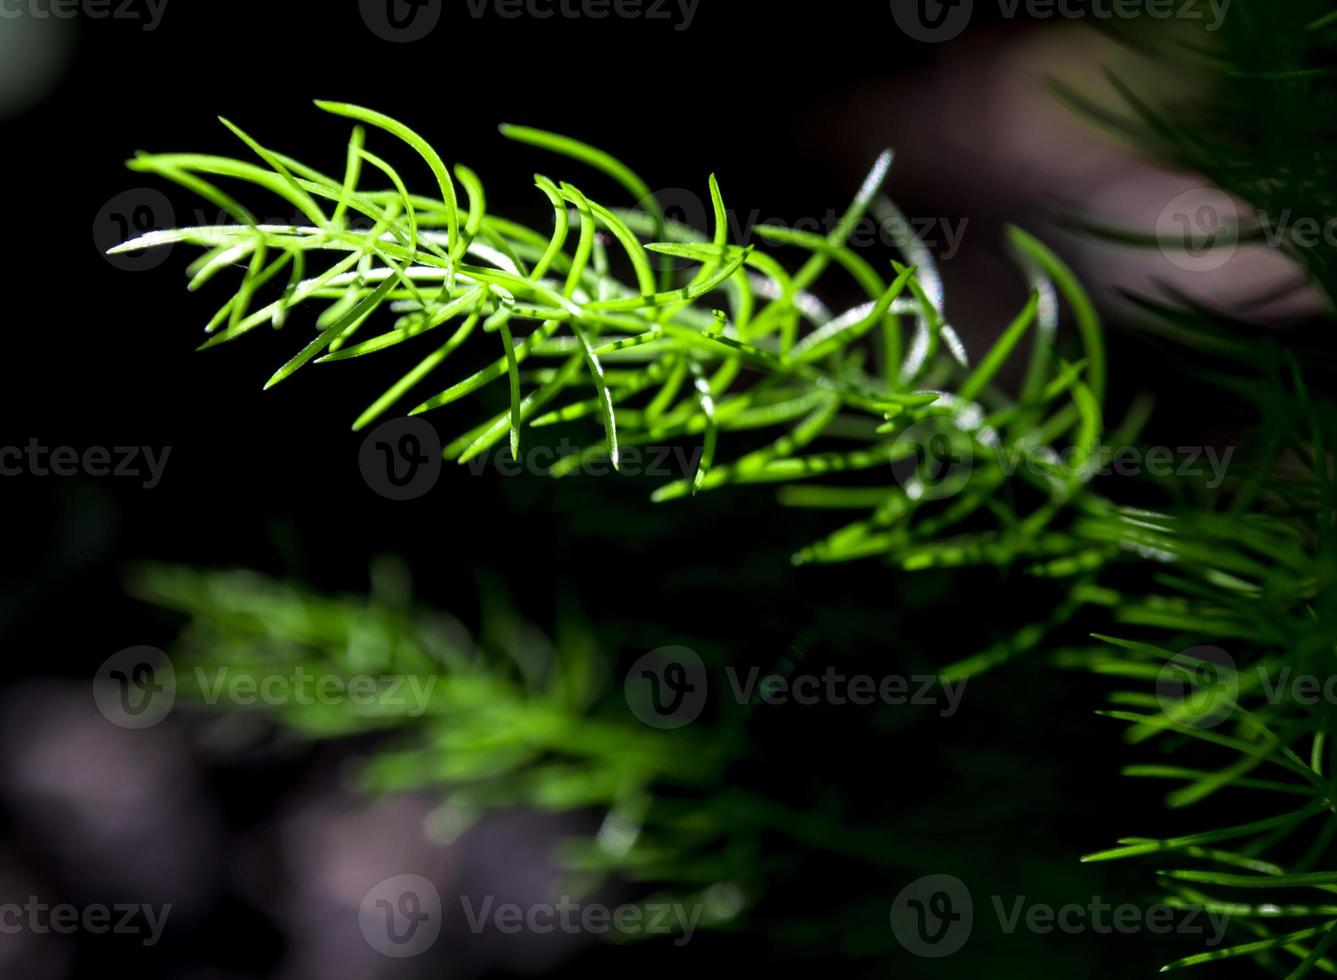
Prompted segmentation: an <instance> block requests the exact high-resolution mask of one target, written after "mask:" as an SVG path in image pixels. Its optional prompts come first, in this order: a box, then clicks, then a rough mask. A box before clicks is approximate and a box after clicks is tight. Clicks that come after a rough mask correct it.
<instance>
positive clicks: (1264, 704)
mask: <svg viewBox="0 0 1337 980" xmlns="http://www.w3.org/2000/svg"><path fill="white" fill-rule="evenodd" d="M1329 8H1330V4H1326V3H1321V2H1314V0H1298V2H1294V3H1289V2H1288V3H1285V4H1278V3H1274V2H1271V0H1236V2H1235V3H1234V5H1233V7H1232V9H1231V11H1230V14H1229V16H1228V17H1227V18H1226V20H1225V22H1224V26H1223V28H1222V30H1221V31H1220V32H1219V34H1217V35H1216V36H1213V37H1209V38H1208V37H1204V36H1202V35H1201V34H1192V33H1190V34H1189V35H1188V36H1187V37H1186V38H1185V37H1184V36H1182V35H1176V36H1175V39H1178V40H1183V41H1184V42H1185V43H1183V44H1182V45H1179V46H1177V47H1176V45H1175V43H1174V40H1172V43H1171V44H1170V45H1169V46H1168V47H1167V53H1168V55H1169V56H1170V57H1171V58H1173V59H1174V60H1175V61H1176V62H1177V63H1183V64H1185V65H1188V66H1190V68H1191V71H1193V72H1196V73H1197V74H1198V75H1199V76H1200V77H1204V78H1205V79H1206V80H1207V86H1206V88H1205V89H1203V90H1202V96H1203V97H1202V101H1201V102H1197V101H1189V102H1187V103H1184V102H1182V101H1181V102H1180V103H1179V104H1171V105H1164V104H1158V103H1156V101H1155V100H1152V99H1148V98H1143V97H1140V96H1139V95H1138V94H1136V93H1135V92H1133V91H1132V90H1131V89H1130V88H1128V87H1127V86H1123V88H1124V92H1125V94H1126V95H1127V97H1128V100H1129V103H1130V105H1131V107H1132V109H1133V110H1134V111H1133V112H1132V113H1131V114H1130V115H1128V116H1116V115H1112V114H1109V113H1105V112H1103V111H1102V110H1097V109H1095V108H1094V107H1093V106H1091V105H1090V104H1086V105H1085V108H1086V109H1088V110H1089V111H1092V112H1095V113H1096V114H1098V115H1100V116H1101V118H1103V119H1104V121H1105V122H1107V123H1108V124H1110V125H1111V126H1113V127H1114V128H1116V129H1118V130H1120V131H1121V132H1123V133H1124V134H1125V135H1127V136H1128V137H1129V138H1131V139H1133V140H1135V141H1136V142H1137V143H1138V144H1139V145H1141V146H1143V147H1145V148H1147V149H1149V150H1150V151H1152V152H1154V153H1156V154H1157V155H1159V156H1160V157H1161V158H1162V159H1164V160H1165V161H1166V162H1168V163H1170V164H1172V165H1175V166H1178V167H1182V168H1185V169H1189V170H1194V171H1197V172H1200V173H1203V174H1205V175H1207V176H1208V177H1209V178H1210V179H1211V180H1212V181H1213V182H1214V183H1215V184H1216V185H1217V186H1219V187H1220V188H1221V189H1222V190H1224V191H1226V192H1228V193H1229V194H1231V195H1233V196H1234V197H1235V198H1236V199H1237V200H1239V201H1242V202H1244V203H1245V204H1246V205H1247V206H1248V207H1247V210H1249V211H1252V212H1253V213H1256V214H1259V215H1264V216H1269V215H1270V216H1271V218H1272V219H1282V220H1285V219H1300V218H1316V219H1317V220H1318V221H1319V222H1320V223H1321V224H1322V225H1323V226H1324V227H1326V226H1327V225H1328V223H1329V222H1331V221H1332V219H1333V217H1334V215H1337V199H1335V198H1337V141H1334V139H1333V135H1332V129H1331V126H1330V123H1329V120H1330V118H1331V109H1332V107H1333V106H1334V105H1335V104H1337V86H1334V76H1333V70H1332V64H1333V57H1334V54H1335V53H1337V13H1333V12H1332V11H1331V10H1330V9H1329ZM1263 220H1267V219H1266V218H1265V219H1263ZM1263 230H1264V229H1263V227H1262V225H1261V223H1260V222H1258V221H1250V222H1248V223H1246V224H1245V225H1244V226H1242V227H1240V228H1238V229H1224V230H1223V231H1224V232H1225V233H1227V235H1226V237H1227V240H1230V241H1233V240H1234V238H1235V237H1236V236H1237V235H1238V237H1239V239H1240V241H1242V242H1244V243H1246V244H1247V243H1249V242H1251V241H1253V240H1255V239H1258V238H1261V236H1262V232H1263ZM1282 247H1283V248H1284V249H1285V251H1286V252H1287V254H1288V255H1289V256H1290V257H1291V258H1292V260H1293V262H1294V264H1295V276H1294V280H1293V281H1292V282H1290V283H1288V284H1287V289H1290V290H1299V289H1309V290H1312V291H1313V293H1314V294H1315V295H1317V296H1318V297H1320V298H1321V300H1322V302H1323V305H1324V308H1325V312H1324V313H1322V314H1320V315H1318V316H1317V317H1315V318H1314V322H1312V323H1310V324H1308V325H1306V327H1307V329H1299V328H1297V329H1295V330H1292V331H1290V332H1277V331H1275V330H1269V329H1268V328H1265V327H1259V326H1255V325H1251V324H1249V323H1248V322H1247V321H1246V320H1243V319H1241V315H1240V314H1238V313H1225V312H1219V311H1217V310H1214V309H1212V308H1211V307H1210V306H1208V305H1205V304H1204V303H1202V302H1201V301H1195V300H1192V299H1190V298H1188V297H1185V296H1182V295H1177V294H1175V293H1174V292H1173V291H1169V290H1167V292H1168V293H1169V296H1168V298H1166V297H1157V298H1148V297H1143V296H1130V297H1129V299H1130V300H1132V302H1133V303H1134V304H1135V306H1136V307H1137V309H1139V310H1140V311H1142V313H1143V314H1144V315H1145V317H1146V321H1147V326H1148V327H1149V328H1151V329H1153V330H1154V331H1155V332H1157V333H1158V334H1160V335H1162V336H1165V337H1169V338H1171V339H1172V340H1173V341H1174V342H1175V343H1176V344H1177V345H1179V346H1180V347H1181V349H1182V351H1183V352H1184V354H1185V361H1186V372H1191V374H1192V376H1193V383H1195V384H1202V385H1205V388H1204V391H1206V392H1207V397H1208V398H1211V399H1214V400H1218V401H1219V404H1221V405H1226V406H1229V409H1228V411H1227V412H1226V413H1224V415H1225V418H1226V419H1228V420H1229V422H1230V423H1231V424H1232V425H1233V426H1235V427H1236V429H1235V431H1236V433H1237V435H1236V439H1237V440H1238V442H1239V444H1240V449H1241V452H1240V454H1239V455H1238V456H1237V457H1236V462H1235V464H1234V465H1233V467H1232V469H1231V471H1230V475H1229V478H1228V480H1227V481H1226V482H1225V484H1224V485H1223V486H1222V487H1221V488H1220V490H1219V491H1217V492H1215V493H1210V494H1203V495H1190V497H1191V503H1190V502H1185V501H1181V502H1180V503H1179V504H1178V505H1177V506H1172V507H1169V508H1167V510H1166V511H1165V512H1164V513H1148V512H1135V513H1129V514H1128V515H1126V518H1125V519H1126V520H1127V521H1128V522H1129V523H1130V525H1132V526H1134V527H1135V528H1136V532H1135V533H1136V537H1137V540H1138V541H1139V542H1140V544H1141V546H1142V547H1144V548H1145V549H1146V553H1147V555H1148V556H1149V557H1152V558H1154V559H1156V560H1157V561H1158V562H1161V563H1162V567H1161V570H1160V572H1159V574H1156V575H1155V576H1154V578H1153V582H1152V585H1153V587H1154V589H1153V590H1148V594H1147V595H1146V596H1144V597H1142V598H1139V599H1136V600H1131V599H1129V598H1128V597H1127V596H1125V595H1120V594H1119V593H1116V592H1114V591H1112V590H1110V591H1108V592H1105V593H1104V595H1103V598H1104V601H1105V602H1107V604H1108V605H1109V606H1110V609H1111V613H1112V616H1113V618H1114V620H1115V621H1116V622H1117V623H1119V624H1121V625H1122V626H1123V627H1125V628H1124V629H1121V630H1120V631H1119V632H1120V634H1121V635H1120V636H1119V637H1112V636H1110V637H1103V638H1102V639H1104V640H1105V641H1106V646H1104V648H1103V649H1094V650H1090V649H1088V650H1080V651H1067V652H1066V653H1064V654H1063V655H1062V656H1061V660H1063V661H1065V662H1068V663H1076V664H1080V665H1083V666H1087V667H1090V668H1092V669H1094V670H1096V671H1099V672H1100V673H1103V674H1108V675H1111V676H1115V677H1119V678H1121V679H1122V680H1124V681H1126V682H1128V683H1127V687H1128V689H1126V690H1121V691H1119V692H1116V693H1114V694H1112V695H1111V700H1112V702H1113V704H1112V707H1111V710H1109V711H1107V712H1105V714H1107V715H1108V716H1110V717H1112V718H1115V719H1118V720H1121V721H1123V722H1126V723H1127V724H1128V725H1129V728H1128V730H1127V736H1126V737H1127V740H1128V741H1129V742H1130V743H1131V744H1133V745H1137V746H1140V747H1143V748H1144V749H1151V748H1153V747H1158V748H1159V749H1160V751H1159V753H1156V754H1154V755H1152V756H1151V759H1152V760H1154V761H1148V762H1145V763H1139V764H1136V765H1132V766H1130V767H1128V769H1127V770H1126V772H1127V774H1128V775H1130V776H1135V777H1143V778H1152V779H1157V780H1168V781H1170V782H1171V784H1172V785H1173V787H1174V788H1173V789H1172V790H1171V791H1170V792H1169V794H1168V795H1167V797H1166V803H1167V805H1168V806H1169V807H1170V808H1172V809H1173V810H1180V809H1186V808H1191V809H1190V812H1193V813H1196V818H1195V819H1194V820H1193V822H1192V826H1195V827H1199V828H1202V829H1201V830H1197V831H1195V832H1188V833H1185V832H1178V833H1175V834H1174V835H1171V836H1164V837H1159V838H1150V837H1130V838H1127V839H1124V840H1121V841H1119V842H1118V844H1119V846H1118V847H1116V848H1113V849H1110V850H1106V851H1102V852H1100V853H1097V854H1093V855H1091V856H1089V857H1088V858H1087V860H1093V861H1104V860H1113V859H1122V858H1138V859H1144V860H1154V861H1155V862H1156V867H1157V869H1158V874H1159V876H1160V880H1161V882H1162V884H1163V886H1164V889H1165V894H1166V900H1167V901H1168V902H1169V903H1170V904H1179V905H1193V906H1205V907H1206V908H1208V909H1211V910H1214V911H1217V912H1220V913H1224V914H1227V915H1228V916H1229V917H1230V919H1229V921H1230V923H1231V927H1230V933H1229V935H1230V937H1231V938H1230V941H1229V942H1228V943H1226V944H1224V945H1223V946H1222V947H1220V948H1215V949H1209V950H1206V951H1202V952H1198V953H1194V954H1191V955H1188V956H1185V957H1184V958H1182V959H1180V960H1178V961H1176V962H1175V963H1172V964H1170V965H1169V966H1167V967H1166V968H1167V969H1170V968H1174V967H1183V966H1193V965H1197V964H1203V963H1211V962H1214V961H1216V960H1220V959H1230V958H1236V957H1247V958H1250V959H1252V960H1253V961H1254V962H1255V963H1256V964H1257V965H1258V966H1260V967H1261V968H1262V969H1263V970H1264V971H1266V972H1267V973H1269V974H1271V975H1274V976H1285V977H1288V978H1295V980H1298V978H1300V977H1303V976H1306V975H1309V974H1310V973H1313V972H1314V971H1320V972H1322V973H1326V974H1337V950H1334V949H1333V944H1334V942H1337V853H1335V852H1334V849H1333V847H1332V840H1333V835H1334V833H1335V832H1337V753H1335V752H1334V747H1335V745H1337V743H1335V742H1334V737H1337V704H1334V702H1333V698H1332V696H1331V691H1332V678H1334V676H1337V464H1335V463H1334V457H1333V446H1332V443H1333V438H1334V434H1337V404H1334V402H1333V400H1332V397H1331V395H1332V392H1333V391H1334V390H1335V389H1337V386H1335V385H1334V372H1333V363H1334V362H1333V357H1332V336H1333V330H1334V329H1335V328H1337V318H1334V316H1333V315H1332V312H1331V310H1332V304H1333V300H1334V298H1337V248H1334V247H1333V245H1332V244H1331V243H1323V244H1317V245H1315V246H1314V247H1301V246H1300V245H1298V244H1297V243H1296V242H1294V241H1289V240H1287V241H1285V242H1284V243H1283V245H1282ZM1262 298H1265V297H1262ZM1189 364H1191V367H1189V366H1188V365H1189ZM1093 595H1094V597H1095V598H1097V599H1098V600H1099V599H1100V598H1101V592H1100V590H1098V589H1093ZM1204 645H1210V646H1211V647H1214V648H1216V649H1215V651H1204V649H1203V647H1204ZM1177 826H1179V827H1183V826H1184V825H1183V824H1182V823H1178V822H1177Z"/></svg>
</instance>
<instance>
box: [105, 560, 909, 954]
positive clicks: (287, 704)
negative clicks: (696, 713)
mask: <svg viewBox="0 0 1337 980" xmlns="http://www.w3.org/2000/svg"><path fill="white" fill-rule="evenodd" d="M130 587H131V591H132V592H133V593H134V594H135V595H136V596H137V597H139V598H141V599H143V600H145V601H147V602H151V603H153V604H155V605H157V606H160V607H162V608H164V609H166V610H170V611H171V612H172V613H174V614H179V616H180V617H181V618H182V619H183V620H184V623H185V625H184V628H183V629H182V632H181V634H180V636H179V637H178V638H177V641H176V643H175V644H174V646H173V660H174V664H175V667H176V671H175V674H176V690H177V692H178V694H179V695H180V696H181V697H182V698H186V699H189V701H190V703H192V704H193V705H194V706H195V709H196V711H198V712H201V713H203V715H204V716H205V717H207V715H208V714H209V713H211V712H229V713H237V712H249V713H251V714H252V715H253V716H254V717H256V718H257V719H258V720H265V721H268V722H270V723H272V725H273V726H274V727H275V730H277V731H284V732H287V733H291V734H292V735H294V736H296V737H297V738H298V739H301V740H304V741H311V742H314V741H323V740H335V739H340V738H345V737H348V736H354V735H364V736H369V737H370V740H369V739H368V738H363V739H360V740H358V741H357V742H354V743H351V744H352V745H353V746H355V747H356V748H357V749H358V750H360V752H361V755H360V758H359V759H358V760H357V763H356V765H355V766H354V767H353V769H352V770H351V773H352V776H351V779H352V784H353V785H354V787H355V788H356V789H358V790H359V791H360V792H362V793H364V794H367V795H369V796H373V797H374V796H379V795H383V794H396V793H406V792H421V793H425V794H429V795H431V796H433V797H435V798H437V799H439V800H440V801H441V802H440V805H439V807H438V808H437V810H436V811H435V812H434V814H433V816H432V817H431V819H430V820H429V821H428V829H429V831H430V833H431V834H432V836H433V837H434V838H436V839H438V840H454V839H456V838H457V837H459V836H460V835H461V834H464V833H465V832H466V831H467V830H468V829H469V828H470V827H472V826H473V825H474V824H475V822H476V821H478V820H479V819H480V818H482V817H484V816H486V815H487V814H488V813H490V812H494V811H497V810H501V809H506V808H515V807H522V808H526V809H530V810H536V811H540V812H545V813H569V814H573V815H576V816H577V817H578V818H584V817H586V816H589V815H591V814H592V815H595V817H596V818H597V822H595V823H592V824H591V826H590V832H589V833H588V834H586V835H584V836H572V837H569V838H567V839H565V840H564V841H563V842H562V844H561V846H560V848H559V850H558V853H557V854H556V855H554V857H555V859H556V861H557V864H558V866H559V868H560V869H561V871H562V873H563V877H562V880H561V881H560V882H559V883H558V884H559V885H560V890H559V893H560V894H563V895H568V896H586V895H590V894H592V893H594V891H595V890H596V889H598V888H600V887H601V886H602V885H603V884H604V883H605V882H606V881H607V880H608V879H609V878H610V877H611V876H615V877H616V879H617V881H619V882H621V883H623V884H624V885H627V884H629V885H630V886H631V887H633V888H635V889H636V894H637V895H638V896H639V897H640V900H641V901H644V902H662V901H665V900H672V901H674V902H677V903H679V904H681V905H683V906H685V907H690V908H692V909H693V910H695V911H696V912H697V913H698V914H699V921H698V925H699V927H700V928H709V929H729V928H735V927H737V926H738V925H739V924H740V923H741V921H742V920H743V917H744V915H745V913H746V912H747V911H748V910H749V909H750V908H751V907H752V905H753V904H754V903H755V902H756V901H758V900H759V899H760V898H761V897H762V896H763V895H765V893H766V892H767V889H768V886H769V885H771V884H773V883H774V880H775V879H776V878H781V877H783V876H784V875H785V874H787V873H788V872H789V870H790V869H789V865H790V864H791V863H792V862H791V861H790V860H788V859H780V858H777V856H776V854H775V851H774V848H773V845H772V846H771V850H770V851H769V852H768V851H767V850H766V848H767V846H768V844H767V842H768V841H771V840H772V839H774V838H779V839H781V840H785V841H789V842H794V841H798V842H800V843H802V844H803V845H804V846H806V847H808V848H809V849H811V850H812V851H814V852H815V853H817V854H818V855H821V856H823V857H825V858H826V859H828V860H829V859H830V858H832V857H838V856H843V857H848V856H850V855H857V857H858V860H859V861H861V862H865V863H868V862H871V863H874V864H877V865H882V866H893V865H895V863H896V862H897V861H899V860H903V854H904V849H903V848H902V847H901V846H900V845H899V844H898V843H896V842H894V841H889V840H888V839H887V838H886V835H885V833H884V832H883V831H882V830H881V828H878V827H872V826H865V827H860V826H858V825H856V823H855V822H854V821H853V820H851V819H849V817H848V815H844V814H840V813H830V812H827V808H824V807H811V806H807V805H806V804H805V805H804V806H803V807H801V808H796V807H795V806H794V805H793V804H791V803H787V802H786V801H783V800H779V799H776V798H773V796H772V795H767V794H766V793H763V792H762V791H761V790H758V789H756V788H754V787H753V786H751V785H749V780H748V779H747V778H746V776H745V774H743V773H740V771H739V769H740V763H742V762H743V761H744V760H745V759H746V757H747V756H748V754H749V752H750V751H752V750H753V748H754V746H753V745H752V741H751V739H752V736H751V735H750V734H749V730H748V728H747V726H746V725H744V724H742V723H741V722H742V720H743V718H742V716H741V715H739V714H737V713H732V714H730V713H726V711H727V706H726V707H724V708H722V710H721V712H720V713H718V714H715V713H709V714H706V715H704V716H703V717H701V718H699V719H697V720H696V721H695V722H694V723H693V724H691V725H688V726H685V727H682V728H677V729H674V730H660V729H657V728H651V727H649V726H647V725H645V724H643V723H642V722H640V721H638V720H637V719H636V717H635V716H634V715H633V714H632V712H631V711H630V710H629V709H628V703H627V701H626V700H625V695H624V691H623V686H622V683H621V680H622V679H621V677H620V676H616V674H615V668H616V664H615V663H614V662H613V661H612V659H611V657H610V656H609V651H607V650H606V649H605V648H604V646H603V642H604V639H605V638H603V637H601V636H600V635H599V634H598V633H596V631H595V630H594V628H593V627H592V625H591V624H590V623H589V622H588V621H587V620H586V619H585V617H584V616H583V615H582V614H581V613H580V611H579V610H578V609H577V608H575V606H574V604H572V603H567V604H565V605H564V606H563V607H562V609H561V610H560V612H559V619H558V623H557V628H556V630H555V632H554V633H553V635H552V636H549V635H548V634H546V633H545V632H544V631H542V630H540V629H539V628H538V627H536V626H534V625H532V624H531V623H529V622H528V621H526V620H525V619H524V618H523V617H522V616H521V615H520V614H519V613H518V612H517V611H516V609H515V608H514V606H513V605H512V603H511V602H510V600H509V598H508V597H507V596H506V595H505V594H504V592H503V591H502V590H501V588H500V587H499V586H496V585H489V586H488V587H486V588H484V589H483V590H482V592H481V615H480V617H479V621H480V625H479V628H478V634H477V636H476V637H475V636H473V635H471V634H470V632H469V630H468V629H467V628H466V627H465V626H464V625H463V624H462V623H461V621H460V620H458V619H456V618H455V617H454V616H453V615H451V614H449V613H446V612H443V611H441V610H437V609H434V608H431V607H429V606H426V605H424V604H422V603H421V602H420V601H419V600H417V599H416V598H414V597H413V595H412V593H411V587H410V585H409V581H408V575H407V572H406V571H405V570H404V569H403V568H402V567H400V566H399V564H398V563H397V562H392V561H385V560H382V561H380V562H378V563H377V564H376V565H374V566H373V569H372V589H371V592H370V594H369V595H338V596H331V595H324V594H320V593H317V592H314V591H312V590H310V589H307V588H305V587H302V586H298V585H294V584H290V583H287V582H284V581H280V580H276V579H273V578H269V577H266V576H263V575H259V574H255V573H252V572H246V571H201V570H198V569H192V568H188V567H180V566H167V565H152V566H147V567H144V568H141V569H139V570H138V571H137V572H136V574H135V575H134V576H133V578H132V581H131V586H130ZM461 612H463V610H461ZM237 677H244V678H246V679H247V681H248V683H249V687H248V690H250V691H261V692H263V691H265V690H267V689H270V688H271V686H272V684H273V683H283V684H287V685H289V686H288V687H286V688H280V689H281V690H294V688H293V687H292V686H291V684H292V682H293V679H294V678H306V679H307V680H306V684H307V687H306V688H305V689H301V690H302V691H304V693H302V694H300V695H299V696H292V697H282V698H268V699H266V698H264V697H259V696H257V697H254V698H253V699H252V703H251V704H250V705H249V706H242V705H240V704H239V703H236V702H234V701H233V700H230V699H228V698H227V697H223V696H221V694H220V692H222V691H223V690H224V689H225V685H226V684H227V683H228V681H229V679H230V678H237ZM369 684H371V685H372V686H371V687H370V688H369V687H368V685H369ZM355 686H356V689H357V690H358V691H359V694H358V696H357V697H356V698H354V697H351V696H350V697H329V698H326V697H320V696H317V694H318V692H319V691H321V690H338V691H349V692H352V691H353V690H354V689H355ZM568 826H569V824H568ZM644 935H645V933H643V932H641V933H636V934H629V935H625V936H620V937H616V936H615V938H623V939H633V938H637V937H638V936H640V937H643V936H644Z"/></svg>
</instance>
